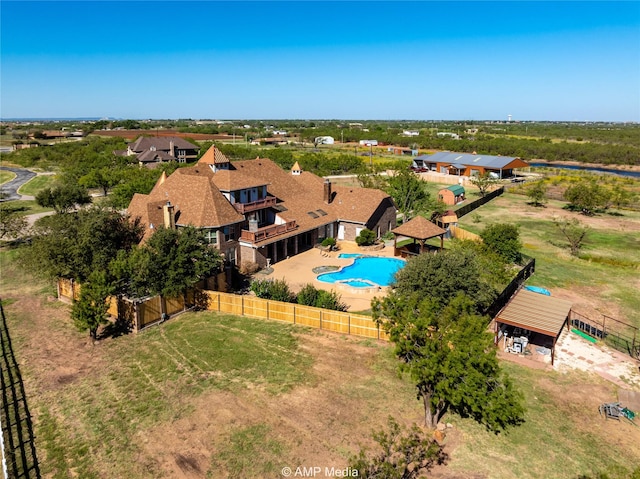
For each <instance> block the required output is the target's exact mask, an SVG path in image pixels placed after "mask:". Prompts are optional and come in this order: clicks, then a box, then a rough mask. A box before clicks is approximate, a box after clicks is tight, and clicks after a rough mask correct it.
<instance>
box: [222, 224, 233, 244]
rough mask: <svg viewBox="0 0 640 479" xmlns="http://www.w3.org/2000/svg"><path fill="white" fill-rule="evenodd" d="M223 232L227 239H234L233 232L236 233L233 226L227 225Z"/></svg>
mask: <svg viewBox="0 0 640 479" xmlns="http://www.w3.org/2000/svg"><path fill="white" fill-rule="evenodd" d="M223 232H224V240H225V241H231V240H232V239H233V233H234V228H233V226H225V227H224V230H223Z"/></svg>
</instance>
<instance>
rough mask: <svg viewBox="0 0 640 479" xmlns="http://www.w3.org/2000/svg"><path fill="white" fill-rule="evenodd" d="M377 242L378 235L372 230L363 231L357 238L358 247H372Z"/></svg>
mask: <svg viewBox="0 0 640 479" xmlns="http://www.w3.org/2000/svg"><path fill="white" fill-rule="evenodd" d="M375 241H376V234H375V233H374V232H373V231H371V230H370V229H367V228H365V229H363V230H362V231H360V234H359V235H358V236H357V237H356V243H357V245H358V246H370V245H372V244H373V243H375Z"/></svg>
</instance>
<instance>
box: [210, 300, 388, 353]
mask: <svg viewBox="0 0 640 479" xmlns="http://www.w3.org/2000/svg"><path fill="white" fill-rule="evenodd" d="M203 293H204V294H206V295H207V297H208V300H207V309H208V310H211V311H218V312H220V313H229V314H235V315H237V316H246V317H249V318H257V319H270V320H275V321H282V322H285V323H290V324H299V325H302V326H309V327H311V328H317V329H322V330H325V331H333V332H336V333H342V334H350V335H352V336H360V337H363V338H373V339H382V340H385V341H388V340H389V336H388V335H387V333H386V332H385V331H384V330H381V329H380V327H379V326H378V325H377V324H376V322H375V321H374V320H373V319H372V318H371V317H369V316H364V315H361V314H351V313H347V312H342V311H332V310H328V309H322V308H315V307H313V306H302V305H300V304H294V303H285V302H282V301H273V300H270V299H262V298H256V297H255V296H247V295H236V294H229V293H221V292H218V291H203Z"/></svg>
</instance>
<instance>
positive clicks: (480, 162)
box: [411, 151, 529, 178]
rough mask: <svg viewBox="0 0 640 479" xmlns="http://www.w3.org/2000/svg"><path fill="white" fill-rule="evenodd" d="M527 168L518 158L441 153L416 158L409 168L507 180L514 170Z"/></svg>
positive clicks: (526, 164)
mask: <svg viewBox="0 0 640 479" xmlns="http://www.w3.org/2000/svg"><path fill="white" fill-rule="evenodd" d="M528 166H529V164H528V163H526V162H524V161H522V160H521V159H520V158H513V157H510V156H491V155H476V154H469V153H453V152H450V151H441V152H439V153H434V154H433V155H420V156H416V157H415V158H414V159H413V164H412V166H411V167H412V169H414V170H417V171H436V172H438V173H444V174H449V175H459V176H478V175H483V174H485V173H489V174H492V175H493V176H495V177H496V178H508V177H510V176H513V170H514V169H516V168H526V167H528Z"/></svg>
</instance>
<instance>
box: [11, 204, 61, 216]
mask: <svg viewBox="0 0 640 479" xmlns="http://www.w3.org/2000/svg"><path fill="white" fill-rule="evenodd" d="M5 205H7V206H8V207H11V208H15V209H17V210H18V213H19V214H21V215H25V216H26V215H33V214H36V213H44V212H47V211H53V209H52V208H44V207H42V206H40V205H38V204H37V203H36V202H35V201H34V200H12V201H7V202H6V203H5Z"/></svg>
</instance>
